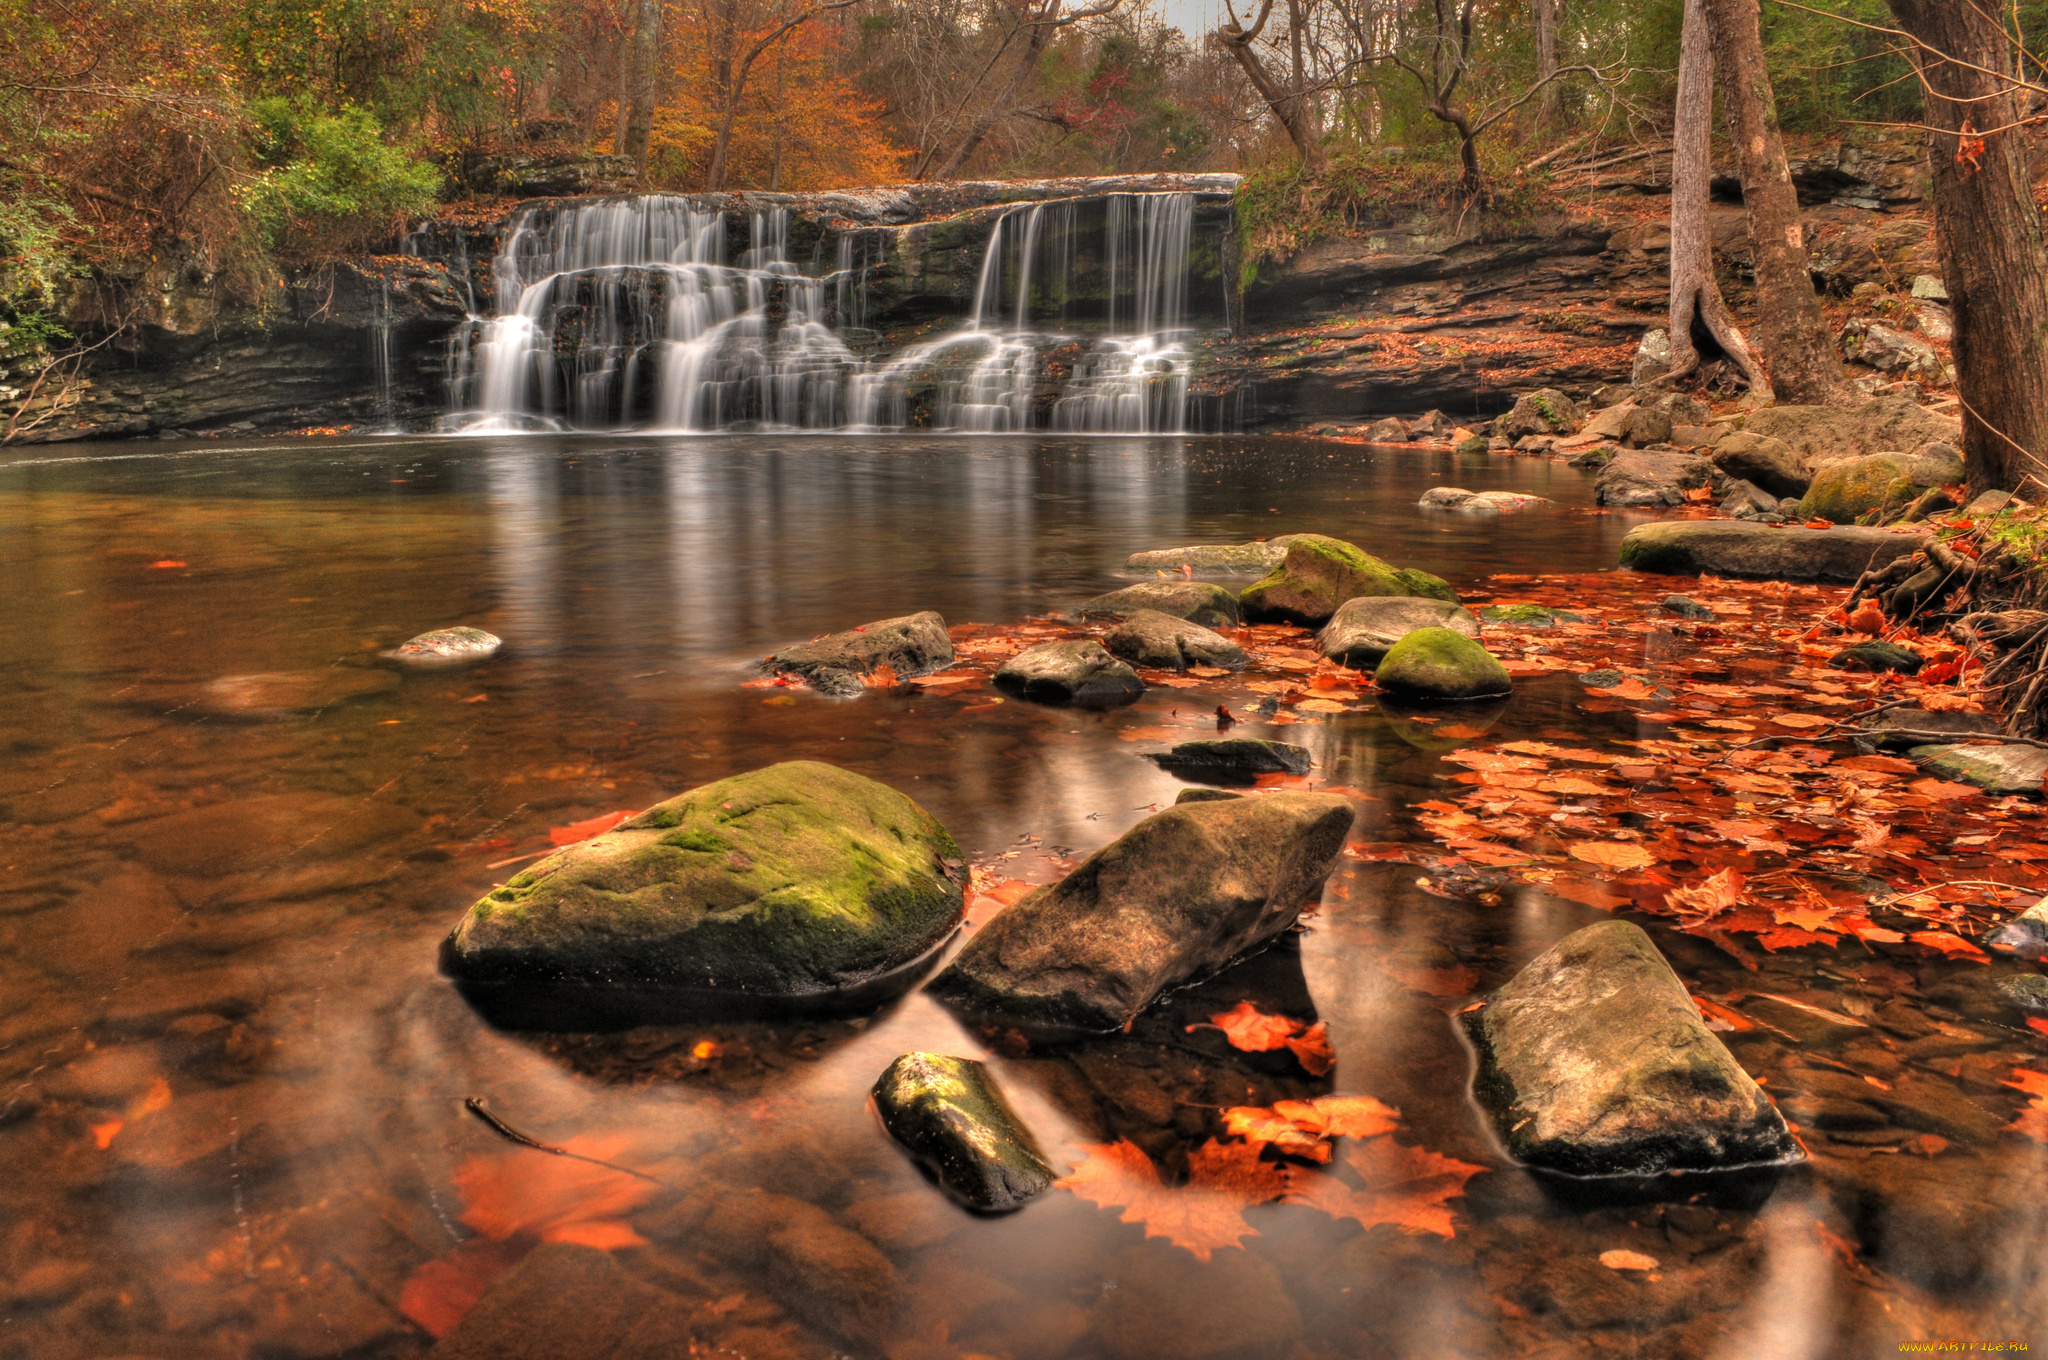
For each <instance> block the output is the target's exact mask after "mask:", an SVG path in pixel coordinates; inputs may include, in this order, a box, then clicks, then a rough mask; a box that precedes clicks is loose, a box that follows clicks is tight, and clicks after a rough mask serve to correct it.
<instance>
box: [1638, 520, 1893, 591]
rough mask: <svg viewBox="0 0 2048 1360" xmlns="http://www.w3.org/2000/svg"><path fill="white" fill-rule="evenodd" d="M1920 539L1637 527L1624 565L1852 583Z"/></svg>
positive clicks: (1676, 525)
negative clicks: (1867, 570)
mask: <svg viewBox="0 0 2048 1360" xmlns="http://www.w3.org/2000/svg"><path fill="white" fill-rule="evenodd" d="M1924 542H1925V539H1924V537H1923V536H1922V535H1920V534H1917V533H1913V534H1895V533H1888V532H1886V531H1885V530H1883V529H1861V528H1854V527H1843V526H1837V527H1836V528H1833V529H1807V528H1803V527H1796V526H1795V527H1791V528H1782V529H1781V528H1776V527H1773V526H1771V525H1766V524H1756V523H1745V522H1743V521H1740V520H1679V521H1672V522H1666V523H1661V524H1638V525H1637V526H1636V527H1635V528H1633V529H1631V530H1629V531H1628V534H1627V535H1626V536H1625V537H1624V538H1623V539H1622V540H1621V565H1622V566H1624V567H1627V568H1629V569H1630V570H1633V571H1643V572H1651V573H1653V574H1657V575H1663V576H1740V577H1745V578H1749V579H1752V580H1768V581H1824V582H1831V583H1834V584H1838V585H1848V584H1851V583H1853V582H1854V581H1855V580H1856V579H1857V578H1858V577H1859V576H1861V575H1862V574H1863V570H1864V568H1865V567H1881V566H1883V565H1885V564H1886V563H1887V562H1890V561H1891V560H1892V559H1893V558H1895V557H1903V556H1906V555H1907V554H1910V553H1916V552H1918V551H1920V548H1921V545H1922V544H1923V543H1924Z"/></svg>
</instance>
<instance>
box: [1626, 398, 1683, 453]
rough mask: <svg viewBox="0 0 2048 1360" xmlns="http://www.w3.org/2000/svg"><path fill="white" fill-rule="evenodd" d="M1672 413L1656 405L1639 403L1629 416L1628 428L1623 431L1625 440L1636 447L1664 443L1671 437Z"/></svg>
mask: <svg viewBox="0 0 2048 1360" xmlns="http://www.w3.org/2000/svg"><path fill="white" fill-rule="evenodd" d="M1671 428H1672V426H1671V414H1670V412H1668V411H1660V410H1658V409H1657V408H1656V407H1654V406H1642V405H1638V406H1637V407H1636V409H1635V411H1634V412H1633V413H1632V414H1631V415H1630V416H1629V418H1628V428H1627V429H1626V430H1624V431H1623V432H1622V436H1621V437H1622V440H1623V442H1625V443H1627V444H1630V445H1632V446H1634V447H1635V448H1639V449H1640V448H1648V447H1650V446H1651V445H1655V444H1663V443H1667V442H1669V440H1670V439H1671Z"/></svg>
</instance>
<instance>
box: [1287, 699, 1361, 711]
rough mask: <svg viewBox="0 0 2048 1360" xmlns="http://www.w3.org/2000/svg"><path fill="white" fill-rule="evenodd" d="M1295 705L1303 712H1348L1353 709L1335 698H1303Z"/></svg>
mask: <svg viewBox="0 0 2048 1360" xmlns="http://www.w3.org/2000/svg"><path fill="white" fill-rule="evenodd" d="M1294 707H1295V709H1296V710H1297V711H1299V712H1302V713H1348V712H1350V711H1351V710H1350V708H1349V707H1348V706H1347V705H1344V704H1340V703H1338V702H1337V701H1336V700H1335V699H1303V700H1302V701H1301V702H1300V703H1298V704H1296V705H1295V706H1294Z"/></svg>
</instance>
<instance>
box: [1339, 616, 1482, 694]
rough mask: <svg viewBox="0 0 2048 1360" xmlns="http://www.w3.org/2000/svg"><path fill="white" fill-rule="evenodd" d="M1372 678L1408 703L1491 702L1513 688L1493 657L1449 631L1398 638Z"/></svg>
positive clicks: (1422, 631)
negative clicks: (1413, 701)
mask: <svg viewBox="0 0 2048 1360" xmlns="http://www.w3.org/2000/svg"><path fill="white" fill-rule="evenodd" d="M1373 679H1374V680H1375V681H1376V682H1377V683H1378V685H1379V687H1380V688H1381V689H1383V690H1385V691H1387V692H1388V693H1389V694H1392V695H1396V696H1398V697H1401V698H1407V699H1490V698H1493V697H1495V696H1497V695H1502V694H1507V693H1509V692H1511V691H1512V690H1513V689H1514V687H1515V685H1514V681H1512V680H1510V679H1509V678H1508V672H1507V668H1506V667H1505V666H1503V665H1501V664H1500V662H1499V660H1497V659H1496V658H1495V657H1494V655H1493V653H1492V652H1489V651H1487V650H1486V649H1485V648H1484V647H1482V646H1480V645H1479V644H1478V643H1476V642H1474V641H1473V640H1472V639H1471V638H1468V637H1466V636H1465V635H1464V634H1463V633H1458V632H1453V631H1452V630H1451V629H1449V628H1418V629H1416V630H1415V631H1414V632H1412V633H1410V634H1409V635H1408V636H1406V637H1404V638H1402V639H1401V640H1400V641H1399V642H1397V643H1395V644H1394V646H1393V648H1392V650H1390V651H1389V652H1388V653H1387V655H1386V659H1385V660H1383V661H1381V662H1380V666H1379V670H1378V671H1376V672H1374V675H1373Z"/></svg>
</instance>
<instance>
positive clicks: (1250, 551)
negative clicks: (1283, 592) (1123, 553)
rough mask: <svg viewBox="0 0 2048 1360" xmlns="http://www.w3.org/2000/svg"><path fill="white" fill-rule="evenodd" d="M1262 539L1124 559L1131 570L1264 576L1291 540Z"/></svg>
mask: <svg viewBox="0 0 2048 1360" xmlns="http://www.w3.org/2000/svg"><path fill="white" fill-rule="evenodd" d="M1292 537H1293V535H1292V534H1282V535H1281V536H1280V537H1278V538H1262V539H1259V540H1257V541H1256V542H1252V543H1197V544H1194V545H1192V546H1190V547H1186V548H1157V549H1154V550H1152V551H1150V552H1140V553H1132V554H1131V555H1130V557H1129V558H1128V559H1126V560H1125V562H1124V569H1125V570H1127V571H1179V570H1180V569H1181V568H1182V567H1186V568H1187V569H1188V570H1190V571H1193V572H1196V573H1198V574H1199V573H1205V572H1214V573H1217V574H1219V575H1224V576H1261V575H1264V574H1265V573H1266V572H1269V571H1271V570H1272V569H1273V568H1274V567H1277V566H1279V565H1280V559H1281V558H1283V557H1285V556H1286V555H1287V540H1288V539H1290V538H1292Z"/></svg>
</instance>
